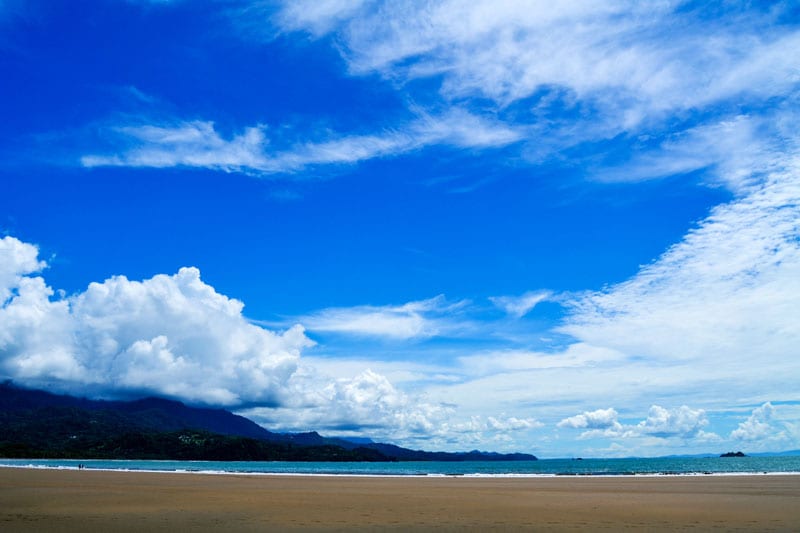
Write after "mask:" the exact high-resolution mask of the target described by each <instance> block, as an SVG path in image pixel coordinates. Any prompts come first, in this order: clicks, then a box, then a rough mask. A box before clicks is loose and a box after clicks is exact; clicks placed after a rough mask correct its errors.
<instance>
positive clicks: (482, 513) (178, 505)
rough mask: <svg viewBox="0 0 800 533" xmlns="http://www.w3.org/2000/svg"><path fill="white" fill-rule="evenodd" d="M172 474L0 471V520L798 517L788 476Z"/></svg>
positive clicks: (543, 521)
mask: <svg viewBox="0 0 800 533" xmlns="http://www.w3.org/2000/svg"><path fill="white" fill-rule="evenodd" d="M175 473H176V472H154V473H151V472H140V471H139V472H137V471H127V472H122V471H100V470H80V471H79V470H73V469H43V468H42V469H38V468H2V469H0V529H2V530H3V531H12V532H15V531H20V532H27V531H52V530H58V531H65V532H71V531H75V532H79V531H80V532H85V531H87V530H102V531H109V530H113V531H144V530H147V531H175V530H176V529H181V530H182V529H189V528H191V530H193V531H221V530H231V529H233V530H238V531H259V530H265V529H270V528H272V529H274V530H281V531H283V530H302V531H336V530H348V531H350V530H353V529H355V530H359V529H363V530H375V529H380V530H397V531H401V530H402V531H409V530H412V531H427V530H434V529H436V530H442V529H444V530H448V529H449V530H464V529H467V530H474V531H478V530H480V531H486V530H516V529H536V530H545V531H564V530H575V529H579V530H589V529H590V530H603V529H605V530H609V531H612V530H619V529H622V528H628V529H634V530H637V529H638V530H648V531H674V530H676V529H690V528H691V529H694V530H696V531H698V530H699V531H704V530H711V529H722V530H740V531H769V530H772V531H793V530H796V528H797V524H800V475H764V474H762V475H746V476H731V475H729V476H703V475H700V476H644V477H643V476H630V477H620V476H606V477H598V476H581V478H580V479H577V477H576V476H554V477H547V478H545V477H536V478H534V477H527V478H497V477H481V478H478V477H464V476H450V477H446V476H445V477H438V476H437V477H430V476H419V477H408V476H399V477H394V478H388V477H355V476H342V475H336V476H303V475H291V476H287V475H255V476H253V475H242V474H236V473H231V474H227V475H216V474H213V475H209V474H201V473H194V472H192V474H194V475H188V476H186V475H184V476H179V475H173V474H175ZM187 473H189V472H187Z"/></svg>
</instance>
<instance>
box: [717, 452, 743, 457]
mask: <svg viewBox="0 0 800 533" xmlns="http://www.w3.org/2000/svg"><path fill="white" fill-rule="evenodd" d="M720 457H747V456H746V455H745V454H743V453H742V452H728V453H723V454H722V455H720Z"/></svg>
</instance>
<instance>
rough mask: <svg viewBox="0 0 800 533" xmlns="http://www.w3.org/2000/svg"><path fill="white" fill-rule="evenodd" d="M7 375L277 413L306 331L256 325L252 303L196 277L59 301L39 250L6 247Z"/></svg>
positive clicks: (0, 247)
mask: <svg viewBox="0 0 800 533" xmlns="http://www.w3.org/2000/svg"><path fill="white" fill-rule="evenodd" d="M0 254H1V255H2V261H0V264H2V265H3V267H2V270H0V283H2V285H0V295H2V296H3V305H2V308H0V373H2V374H3V375H4V377H5V378H11V379H14V380H16V381H18V382H21V383H26V384H30V385H34V386H43V385H47V386H48V387H49V388H51V389H55V390H62V391H68V392H80V391H84V392H85V391H88V392H91V393H95V394H97V393H103V392H105V393H106V394H111V395H120V394H122V395H124V394H126V393H128V394H142V393H152V394H163V395H167V396H171V397H176V398H180V399H183V400H188V401H193V402H202V403H210V404H218V405H240V404H243V403H249V402H256V403H261V404H268V405H269V404H277V403H281V402H283V401H286V397H287V396H288V395H289V380H290V378H291V377H292V375H293V374H294V373H295V371H296V369H297V365H298V360H299V357H300V352H301V350H302V349H303V348H304V347H307V346H310V345H311V344H312V342H311V341H310V340H309V339H308V338H307V337H306V336H305V334H304V330H303V328H302V326H299V325H296V326H293V327H291V328H289V329H287V330H285V331H280V332H274V331H269V330H267V329H264V328H262V327H259V326H256V325H254V324H252V323H250V322H249V321H248V320H247V319H246V318H245V317H244V315H243V314H242V309H243V307H244V305H243V304H242V302H240V301H238V300H235V299H232V298H228V297H227V296H225V295H222V294H219V293H218V292H216V291H215V290H214V288H213V287H211V286H210V285H208V284H206V283H205V282H203V280H202V279H201V278H200V271H199V270H198V269H196V268H182V269H180V270H179V271H178V272H177V273H176V274H174V275H164V274H159V275H156V276H154V277H152V278H150V279H146V280H143V281H132V280H129V279H127V278H126V277H124V276H115V277H112V278H110V279H107V280H105V281H103V282H102V283H91V284H90V285H89V287H88V288H87V289H86V291H84V292H82V293H79V294H76V295H73V296H70V297H68V298H56V299H53V295H54V292H53V290H52V289H51V288H50V287H48V286H47V284H46V283H45V280H44V279H43V278H42V277H41V276H36V275H33V274H35V273H37V272H38V271H40V270H41V269H42V268H43V267H44V266H45V265H44V263H43V262H41V261H38V259H37V250H36V248H35V247H34V246H32V245H30V244H26V243H23V242H21V241H19V240H18V239H15V238H13V237H6V238H4V239H2V240H0Z"/></svg>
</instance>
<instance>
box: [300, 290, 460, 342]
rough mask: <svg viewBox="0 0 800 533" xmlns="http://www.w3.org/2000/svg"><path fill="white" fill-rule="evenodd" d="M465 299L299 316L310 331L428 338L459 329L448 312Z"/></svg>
mask: <svg viewBox="0 0 800 533" xmlns="http://www.w3.org/2000/svg"><path fill="white" fill-rule="evenodd" d="M464 303H465V302H456V303H448V302H447V300H445V298H444V296H441V295H440V296H437V297H435V298H430V299H428V300H420V301H416V302H409V303H406V304H403V305H396V306H392V305H389V306H368V305H364V306H357V307H345V308H329V309H323V310H321V311H318V312H316V313H314V314H311V315H307V316H304V317H302V318H300V319H299V320H300V321H301V322H302V323H303V324H305V325H306V327H308V329H309V330H310V331H319V332H332V333H340V334H347V335H362V336H373V337H387V338H394V339H413V338H427V337H433V336H437V335H443V334H445V333H447V332H448V331H452V330H453V329H455V327H456V326H455V325H454V324H453V322H452V321H451V320H450V319H449V318H447V317H446V315H448V314H450V313H452V312H454V311H457V310H458V309H459V308H461V307H463V305H464Z"/></svg>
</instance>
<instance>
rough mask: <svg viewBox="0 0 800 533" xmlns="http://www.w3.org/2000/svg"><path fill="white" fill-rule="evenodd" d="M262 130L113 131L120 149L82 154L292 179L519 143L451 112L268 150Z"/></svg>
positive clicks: (195, 126)
mask: <svg viewBox="0 0 800 533" xmlns="http://www.w3.org/2000/svg"><path fill="white" fill-rule="evenodd" d="M266 133H267V128H266V127H265V126H263V125H258V126H254V127H250V128H246V129H245V130H244V131H243V132H242V133H240V134H237V135H234V136H233V137H231V138H230V139H225V138H223V137H222V136H221V135H220V133H219V132H218V131H217V130H216V128H215V126H214V124H213V123H212V122H205V121H192V122H182V123H178V124H173V125H140V126H116V127H112V128H110V129H108V134H109V135H110V136H112V137H114V138H116V140H117V141H118V143H119V144H120V146H122V149H121V150H118V151H117V152H115V153H112V154H110V155H85V156H83V157H82V158H81V164H82V165H83V166H85V167H102V166H130V167H154V168H163V167H174V166H186V167H200V168H211V169H216V170H222V171H226V172H249V173H256V174H273V173H291V172H296V171H299V170H302V169H304V168H307V167H310V166H315V165H336V164H353V163H357V162H359V161H364V160H367V159H372V158H378V157H392V156H396V155H399V154H403V153H407V152H411V151H414V150H418V149H423V148H425V147H428V146H431V145H447V146H453V147H457V148H476V149H481V148H496V147H502V146H505V145H507V144H510V143H513V142H516V141H517V140H519V139H520V138H521V137H522V133H521V131H518V130H517V129H515V128H513V127H511V126H507V125H504V124H502V123H499V122H497V121H494V120H491V119H487V118H483V117H479V116H477V115H473V114H470V113H468V112H466V111H464V110H459V109H451V110H449V111H448V112H446V113H444V114H441V115H438V116H431V115H427V114H424V113H419V114H418V117H417V118H416V119H415V120H413V121H411V122H409V123H407V124H405V125H404V126H402V127H399V128H397V129H393V130H386V131H382V132H379V133H377V134H370V135H330V136H329V137H330V138H328V139H327V140H322V141H318V142H302V143H298V144H295V145H293V146H289V147H286V148H282V149H271V148H270V143H269V140H268V139H267V135H266Z"/></svg>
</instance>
